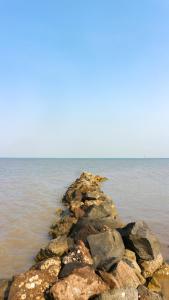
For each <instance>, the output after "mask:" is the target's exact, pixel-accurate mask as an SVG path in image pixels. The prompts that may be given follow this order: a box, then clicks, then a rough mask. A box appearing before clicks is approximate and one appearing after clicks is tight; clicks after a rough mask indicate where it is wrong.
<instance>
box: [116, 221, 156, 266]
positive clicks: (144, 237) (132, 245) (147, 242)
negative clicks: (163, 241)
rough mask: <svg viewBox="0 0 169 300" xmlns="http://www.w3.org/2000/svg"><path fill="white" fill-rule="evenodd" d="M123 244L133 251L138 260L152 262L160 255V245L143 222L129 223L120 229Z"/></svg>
mask: <svg viewBox="0 0 169 300" xmlns="http://www.w3.org/2000/svg"><path fill="white" fill-rule="evenodd" d="M120 233H121V235H122V237H123V240H124V243H125V245H126V247H127V248H128V249H131V250H133V251H134V252H135V253H136V255H137V257H138V259H141V260H153V259H156V258H157V256H158V255H159V254H160V244H159V241H158V240H157V238H156V236H155V235H154V234H153V233H152V232H151V230H150V229H149V227H148V225H147V224H146V223H145V222H144V221H137V222H134V223H129V224H128V225H127V226H126V227H124V228H122V229H120Z"/></svg>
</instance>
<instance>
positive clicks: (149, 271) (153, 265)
mask: <svg viewBox="0 0 169 300" xmlns="http://www.w3.org/2000/svg"><path fill="white" fill-rule="evenodd" d="M162 264H163V257H162V255H161V254H158V255H157V257H156V258H155V259H153V260H144V261H142V262H140V266H141V268H142V274H143V276H144V277H145V278H148V277H152V275H153V273H154V272H155V271H156V270H157V269H159V268H160V267H161V266H162Z"/></svg>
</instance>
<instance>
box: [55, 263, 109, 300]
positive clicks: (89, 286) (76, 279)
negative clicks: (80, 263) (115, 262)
mask: <svg viewBox="0 0 169 300" xmlns="http://www.w3.org/2000/svg"><path fill="white" fill-rule="evenodd" d="M107 288H108V287H107V285H106V284H105V283H104V282H103V281H102V279H101V278H100V277H99V276H98V275H96V274H95V272H94V270H93V269H92V268H91V267H84V268H81V269H77V270H74V271H73V273H72V274H71V275H69V276H68V277H65V278H64V279H62V280H60V281H58V282H56V284H54V285H53V286H52V288H51V290H50V292H51V295H52V297H53V299H54V300H65V299H69V300H75V299H76V300H88V299H89V298H90V297H92V296H94V295H98V294H101V293H103V292H104V291H106V290H107Z"/></svg>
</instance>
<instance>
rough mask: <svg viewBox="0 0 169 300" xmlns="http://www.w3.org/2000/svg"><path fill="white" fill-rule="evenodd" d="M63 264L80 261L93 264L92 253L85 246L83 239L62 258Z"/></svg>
mask: <svg viewBox="0 0 169 300" xmlns="http://www.w3.org/2000/svg"><path fill="white" fill-rule="evenodd" d="M62 262H63V264H68V263H74V262H80V263H84V264H88V265H92V264H93V259H92V257H91V255H90V252H89V249H88V248H87V247H86V246H85V244H84V243H83V241H78V244H77V245H76V246H75V248H74V249H73V250H72V251H70V252H69V253H68V254H67V255H65V256H64V257H63V258H62Z"/></svg>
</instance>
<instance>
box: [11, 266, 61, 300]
mask: <svg viewBox="0 0 169 300" xmlns="http://www.w3.org/2000/svg"><path fill="white" fill-rule="evenodd" d="M56 279H57V277H56V275H51V274H50V272H48V271H47V270H30V271H27V272H25V273H21V274H20V275H18V276H16V277H15V279H14V281H13V283H12V285H11V288H10V292H9V297H8V300H25V299H28V300H38V299H40V300H45V299H46V294H47V293H48V289H49V288H50V285H51V284H53V283H54V282H55V281H56Z"/></svg>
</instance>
